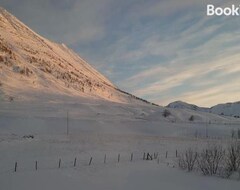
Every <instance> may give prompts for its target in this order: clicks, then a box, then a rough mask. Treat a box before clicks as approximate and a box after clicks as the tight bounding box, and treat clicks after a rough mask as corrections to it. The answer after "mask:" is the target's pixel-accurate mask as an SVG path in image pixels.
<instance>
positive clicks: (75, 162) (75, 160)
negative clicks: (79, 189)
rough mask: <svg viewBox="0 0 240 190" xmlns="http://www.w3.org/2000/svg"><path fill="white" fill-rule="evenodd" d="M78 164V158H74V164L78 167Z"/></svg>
mask: <svg viewBox="0 0 240 190" xmlns="http://www.w3.org/2000/svg"><path fill="white" fill-rule="evenodd" d="M76 165H77V158H75V159H74V164H73V166H74V167H76Z"/></svg>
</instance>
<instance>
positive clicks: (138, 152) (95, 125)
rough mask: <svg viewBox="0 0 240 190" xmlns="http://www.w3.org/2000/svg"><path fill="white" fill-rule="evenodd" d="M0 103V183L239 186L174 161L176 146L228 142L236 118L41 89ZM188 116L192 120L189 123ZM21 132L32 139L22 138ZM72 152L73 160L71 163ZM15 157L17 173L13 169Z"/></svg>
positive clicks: (54, 189) (6, 186) (23, 186)
mask: <svg viewBox="0 0 240 190" xmlns="http://www.w3.org/2000/svg"><path fill="white" fill-rule="evenodd" d="M0 106H1V109H0V184H1V188H0V189H3V190H14V189H18V190H27V189H35V190H37V189H49V190H61V189H67V188H68V189H73V190H74V189H86V190H87V189H104V190H106V189H124V190H125V189H159V188H164V189H237V187H238V186H239V182H238V181H237V180H225V179H220V178H217V177H204V176H201V175H200V174H193V173H191V174H190V173H185V172H183V171H180V170H179V169H177V168H176V167H175V166H176V156H175V153H176V150H178V152H181V150H184V149H185V148H187V147H194V148H196V149H201V147H202V146H204V145H207V144H208V143H209V142H212V143H221V144H224V143H225V142H227V141H229V139H230V136H231V131H232V129H237V128H239V127H240V123H239V120H237V119H233V118H232V119H231V118H226V117H220V116H217V115H213V114H206V113H201V112H193V111H189V110H180V111H179V110H175V109H170V108H169V111H170V112H171V116H169V117H167V118H165V117H163V116H162V112H163V111H164V109H165V108H163V107H156V106H150V105H147V104H146V106H144V105H135V104H118V103H111V102H107V101H103V100H97V99H95V100H94V99H87V98H79V97H75V98H74V97H66V96H51V95H44V94H43V95H42V98H41V99H40V100H39V101H35V102H34V101H32V102H26V101H24V102H17V101H13V102H1V105H0ZM67 113H68V114H67ZM192 114H193V115H195V118H197V120H196V121H194V122H189V121H188V118H189V115H192ZM67 115H68V117H67ZM209 121H210V122H209ZM211 123H218V124H211ZM67 126H68V131H69V134H68V135H67ZM196 132H197V134H198V135H197V138H196ZM206 134H207V136H208V138H207V139H206V138H205V137H206ZM24 135H34V138H33V139H31V138H23V136H24ZM166 151H167V152H168V157H167V158H166ZM144 152H149V153H154V152H158V153H159V164H158V161H157V160H153V161H144V160H143V159H142V158H143V153H144ZM131 153H133V161H132V162H131V161H130V157H131ZM118 154H120V162H119V163H118ZM105 155H106V164H104V156H105ZM91 157H92V158H93V160H92V163H91V165H90V166H88V164H89V161H90V158H91ZM75 158H77V164H76V167H73V163H74V159H75ZM59 159H61V168H60V169H59V168H58V164H59ZM36 161H37V162H38V170H37V171H36V170H35V162H36ZM15 162H17V163H18V166H17V172H14V164H15ZM173 167H174V168H173Z"/></svg>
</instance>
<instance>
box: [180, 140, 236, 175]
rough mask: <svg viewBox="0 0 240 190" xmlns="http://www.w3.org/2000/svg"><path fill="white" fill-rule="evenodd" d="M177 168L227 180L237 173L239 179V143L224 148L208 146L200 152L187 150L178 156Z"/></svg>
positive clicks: (232, 143)
mask: <svg viewBox="0 0 240 190" xmlns="http://www.w3.org/2000/svg"><path fill="white" fill-rule="evenodd" d="M178 166H179V168H181V169H183V170H187V171H189V172H191V171H197V172H201V173H202V174H203V175H207V176H212V175H215V176H220V177H224V178H229V177H231V176H232V175H233V174H234V173H238V175H239V177H240V142H239V141H234V142H231V143H230V144H229V145H228V146H227V147H226V148H223V146H222V145H209V146H208V147H206V148H203V149H202V150H201V151H197V150H194V149H192V148H189V149H187V150H185V151H184V152H183V153H182V154H180V155H179V156H178Z"/></svg>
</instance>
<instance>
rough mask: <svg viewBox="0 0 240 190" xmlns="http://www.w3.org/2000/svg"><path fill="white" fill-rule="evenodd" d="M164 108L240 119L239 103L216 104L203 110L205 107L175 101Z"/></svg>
mask: <svg viewBox="0 0 240 190" xmlns="http://www.w3.org/2000/svg"><path fill="white" fill-rule="evenodd" d="M166 107H168V108H178V109H190V110H195V111H201V112H209V113H214V114H218V115H226V116H233V117H236V118H239V117H240V102H234V103H226V104H218V105H216V106H213V107H211V108H205V107H198V106H196V105H194V104H188V103H186V102H182V101H176V102H172V103H170V104H168V105H167V106H166Z"/></svg>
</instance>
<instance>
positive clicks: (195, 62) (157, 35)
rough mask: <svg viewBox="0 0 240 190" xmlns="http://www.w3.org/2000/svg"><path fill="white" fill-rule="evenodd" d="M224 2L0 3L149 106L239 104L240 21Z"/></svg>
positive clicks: (95, 0)
mask: <svg viewBox="0 0 240 190" xmlns="http://www.w3.org/2000/svg"><path fill="white" fill-rule="evenodd" d="M207 3H211V4H214V5H216V6H222V7H224V6H227V5H230V4H236V5H239V3H238V1H235V0H233V1H229V0H225V1H223V0H61V1H60V0H41V1H39V0H0V5H1V6H3V7H4V8H6V9H7V10H8V11H10V12H11V13H12V14H14V15H15V16H17V17H18V18H19V19H20V20H22V21H23V22H24V23H25V24H27V25H28V26H30V27H31V28H32V29H33V30H35V31H36V32H38V33H39V34H41V35H43V36H44V37H46V38H49V39H51V40H53V41H56V42H59V43H64V44H66V45H68V46H69V47H71V48H72V49H74V50H75V51H76V52H78V53H79V54H80V56H82V57H83V58H84V59H86V60H87V61H88V62H89V63H90V64H91V65H93V66H94V67H95V68H96V69H98V70H99V71H100V72H101V73H103V74H104V75H105V76H107V77H108V78H109V79H110V80H111V81H112V82H113V83H114V84H115V85H116V86H118V87H119V88H121V89H123V90H125V91H128V92H130V93H133V94H135V95H137V96H140V97H142V98H145V99H147V100H149V101H153V102H155V103H158V104H161V105H166V104H168V103H170V102H172V101H175V100H182V101H187V102H189V103H194V104H197V105H200V106H212V105H215V104H218V103H223V102H233V101H240V55H239V52H240V45H239V44H240V30H239V29H240V17H227V16H220V17H217V16H212V17H207V16H206V5H207Z"/></svg>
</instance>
